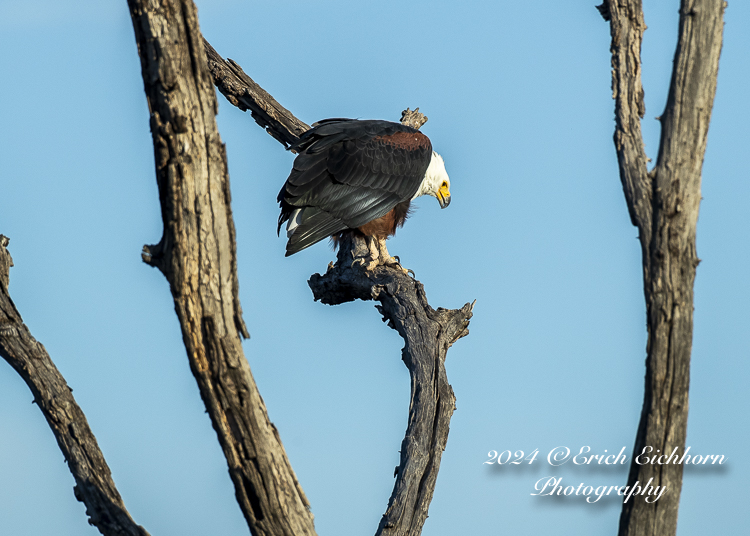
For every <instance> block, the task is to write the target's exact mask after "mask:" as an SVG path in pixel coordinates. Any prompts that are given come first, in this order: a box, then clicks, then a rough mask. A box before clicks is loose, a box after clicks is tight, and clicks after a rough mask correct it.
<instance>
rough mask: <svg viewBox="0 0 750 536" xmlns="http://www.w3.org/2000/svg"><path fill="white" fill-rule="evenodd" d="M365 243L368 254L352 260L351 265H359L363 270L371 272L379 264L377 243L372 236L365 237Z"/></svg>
mask: <svg viewBox="0 0 750 536" xmlns="http://www.w3.org/2000/svg"><path fill="white" fill-rule="evenodd" d="M365 243H366V244H367V251H368V253H369V254H368V255H366V256H364V257H359V258H357V259H354V263H352V264H355V263H356V264H359V265H360V266H362V268H364V269H365V270H373V269H375V268H376V267H378V266H379V265H380V264H381V263H380V251H379V249H378V241H377V239H376V238H375V237H374V236H365Z"/></svg>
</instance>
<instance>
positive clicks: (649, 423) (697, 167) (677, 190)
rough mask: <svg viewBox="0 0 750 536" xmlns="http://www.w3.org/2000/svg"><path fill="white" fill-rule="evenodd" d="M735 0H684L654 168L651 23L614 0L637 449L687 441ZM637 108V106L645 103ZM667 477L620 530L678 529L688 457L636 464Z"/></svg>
mask: <svg viewBox="0 0 750 536" xmlns="http://www.w3.org/2000/svg"><path fill="white" fill-rule="evenodd" d="M725 8H726V3H725V2H724V1H723V0H682V2H681V6H680V22H679V36H678V42H677V48H676V51H675V57H674V63H673V70H672V78H671V83H670V87H669V95H668V98H667V104H666V108H665V110H664V113H663V114H662V115H661V117H660V120H661V126H662V131H661V140H660V144H659V157H658V159H657V163H656V166H655V167H654V169H653V170H652V171H651V173H647V172H646V160H645V153H644V151H643V140H642V137H641V130H640V117H643V115H644V109H643V90H642V88H641V82H640V71H641V69H640V48H641V40H642V37H643V30H645V24H644V22H643V10H642V6H641V1H640V0H629V1H623V0H607V1H606V2H605V3H604V4H603V5H602V6H601V7H600V10H599V11H600V12H601V13H602V15H603V16H604V18H605V20H609V21H610V30H611V35H612V45H611V51H612V67H613V72H612V77H613V92H614V97H615V99H616V104H615V115H616V121H617V126H616V129H615V147H616V149H617V155H618V160H619V162H620V177H621V179H622V183H623V188H624V190H625V199H626V201H627V204H628V210H629V211H630V216H631V219H632V220H633V223H634V224H635V225H636V226H637V227H638V229H639V231H640V233H639V234H640V236H639V238H640V241H641V250H642V252H643V273H644V294H645V298H646V317H647V326H648V343H647V347H646V351H647V358H646V382H645V392H644V402H643V410H642V413H641V420H640V424H639V426H638V432H637V434H636V440H635V447H634V449H633V451H634V454H635V455H638V454H640V453H641V452H642V451H643V449H644V448H648V447H650V448H651V449H653V450H652V451H651V452H653V453H656V452H661V453H671V452H672V451H673V450H674V449H677V450H678V451H680V450H682V451H684V449H685V437H686V434H687V416H688V389H689V385H690V353H691V347H692V338H693V284H694V281H695V270H696V267H697V266H698V263H699V262H700V261H699V259H698V256H697V253H696V247H695V235H696V224H697V220H698V209H699V204H700V199H701V191H700V187H701V169H702V167H703V157H704V154H705V150H706V138H707V135H708V125H709V122H710V120H711V110H712V108H713V101H714V96H715V94H716V79H717V74H718V68H719V56H720V54H721V43H722V33H723V27H724V23H723V17H724V9H725ZM636 112H637V113H636ZM649 479H653V480H652V485H653V486H657V485H658V486H666V488H667V491H666V493H665V494H664V495H663V496H662V498H661V499H660V500H659V501H658V502H653V503H647V502H645V501H644V500H638V501H629V502H627V503H625V504H624V505H623V509H622V514H621V517H620V528H619V534H620V536H646V535H652V536H665V535H666V536H668V535H673V534H675V533H676V531H677V513H678V508H679V502H680V492H681V488H682V465H679V464H670V465H651V464H645V465H639V464H636V463H634V462H632V463H631V466H630V474H629V476H628V485H633V484H634V483H635V482H636V481H639V482H641V484H644V483H646V482H648V481H649Z"/></svg>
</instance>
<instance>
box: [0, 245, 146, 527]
mask: <svg viewBox="0 0 750 536" xmlns="http://www.w3.org/2000/svg"><path fill="white" fill-rule="evenodd" d="M7 245H8V238H7V237H5V236H3V235H0V355H2V356H3V358H4V359H5V360H6V361H7V362H8V363H9V364H10V366H11V367H13V368H14V369H15V371H16V372H18V374H19V375H20V376H21V377H22V378H23V381H24V382H26V385H28V386H29V389H30V390H31V393H32V395H33V396H34V402H35V403H36V405H37V406H38V407H39V409H40V410H41V412H42V414H43V415H44V418H45V419H46V420H47V424H49V427H50V429H51V430H52V433H53V434H54V435H55V439H57V444H58V445H59V447H60V450H61V451H62V453H63V456H65V460H66V461H67V462H68V468H69V469H70V472H71V473H72V474H73V478H74V479H75V482H76V485H75V487H74V488H73V493H74V494H75V497H76V499H78V500H79V501H81V502H82V503H84V504H85V505H86V514H87V515H88V516H89V523H90V524H91V525H94V526H95V527H96V528H97V529H99V532H101V533H102V534H104V535H105V536H115V535H116V536H148V532H146V530H145V529H144V528H143V527H141V526H139V525H137V524H136V523H135V521H133V518H131V517H130V514H129V513H128V511H127V509H126V508H125V504H124V503H123V501H122V497H120V493H119V492H118V491H117V488H116V487H115V483H114V481H113V480H112V473H111V472H110V470H109V466H108V465H107V462H106V461H105V459H104V455H103V454H102V451H101V450H100V449H99V445H98V443H97V442H96V438H95V437H94V434H93V432H92V431H91V428H90V427H89V423H88V422H87V421H86V416H85V415H84V414H83V411H82V410H81V408H80V407H79V406H78V404H77V403H76V401H75V398H73V391H72V389H71V388H70V387H68V384H67V383H66V382H65V378H63V377H62V375H61V374H60V371H58V370H57V367H55V364H54V363H53V362H52V359H50V357H49V354H48V353H47V350H45V348H44V346H42V344H41V343H39V342H37V340H36V339H34V337H33V336H32V335H31V332H30V331H29V329H28V328H27V327H26V325H25V324H24V323H23V319H22V318H21V314H20V313H19V312H18V309H16V306H15V304H14V303H13V300H12V299H11V297H10V294H9V292H8V282H9V269H10V267H11V266H13V260H12V259H11V257H10V253H9V252H8V250H7V249H6V246H7Z"/></svg>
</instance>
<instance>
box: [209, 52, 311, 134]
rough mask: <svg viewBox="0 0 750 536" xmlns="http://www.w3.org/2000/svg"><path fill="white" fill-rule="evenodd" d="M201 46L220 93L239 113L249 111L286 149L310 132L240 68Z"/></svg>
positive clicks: (307, 127)
mask: <svg viewBox="0 0 750 536" xmlns="http://www.w3.org/2000/svg"><path fill="white" fill-rule="evenodd" d="M203 45H204V46H205V47H206V59H207V61H208V69H209V71H210V72H211V76H212V77H213V79H214V84H216V87H217V88H218V89H219V91H221V92H222V93H223V94H224V96H225V97H226V98H227V100H228V101H229V102H230V103H232V104H233V105H235V106H237V107H238V108H239V109H240V110H242V111H246V110H250V114H251V115H252V116H253V119H255V122H256V123H258V124H259V125H260V126H261V127H263V129H264V130H265V131H266V132H268V133H269V134H270V135H271V136H273V137H274V138H276V139H277V140H278V141H279V142H281V143H282V144H284V146H285V147H287V148H288V147H289V146H290V145H292V144H294V143H296V142H297V141H298V137H299V136H300V135H301V134H302V133H303V132H305V131H306V130H309V129H310V127H309V126H308V125H306V124H305V123H303V122H302V121H300V120H299V119H297V118H296V117H294V115H293V114H292V113H291V112H290V111H289V110H287V109H286V108H284V107H283V106H282V105H281V104H279V103H278V102H277V101H276V99H274V98H273V97H272V96H271V95H269V94H268V93H267V92H266V90H264V89H263V88H262V87H260V86H259V85H258V84H256V83H255V81H254V80H253V79H252V78H250V77H249V76H248V75H247V74H245V71H243V70H242V67H240V66H239V65H237V64H236V63H235V62H234V61H232V60H231V59H229V60H225V59H224V58H222V57H221V56H220V55H219V53H218V52H216V50H214V47H212V46H211V44H210V43H209V42H208V41H206V40H205V39H204V40H203Z"/></svg>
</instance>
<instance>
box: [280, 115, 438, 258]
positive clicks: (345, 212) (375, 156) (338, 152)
mask: <svg viewBox="0 0 750 536" xmlns="http://www.w3.org/2000/svg"><path fill="white" fill-rule="evenodd" d="M292 149H294V150H295V151H297V152H298V153H299V154H298V155H297V157H296V158H295V160H294V165H293V167H292V171H291V173H290V174H289V178H288V179H287V181H286V183H285V184H284V186H283V188H281V191H280V192H279V196H278V198H277V200H278V202H279V205H280V206H281V215H280V216H279V226H278V230H281V226H282V225H283V224H284V222H288V223H287V227H286V229H287V237H288V239H289V240H288V242H287V245H286V255H287V256H289V255H292V254H294V253H297V252H298V251H301V250H303V249H305V248H307V247H309V246H311V245H313V244H315V243H316V242H319V241H321V240H323V239H324V238H327V237H336V236H339V235H340V234H341V233H342V232H350V231H353V232H355V233H360V234H361V235H364V236H365V237H368V238H369V239H368V244H370V242H371V241H372V239H377V241H378V242H379V243H381V244H382V247H383V250H381V254H382V252H383V251H385V254H386V256H387V250H385V249H384V248H385V239H386V238H387V237H389V236H392V235H394V234H395V233H396V229H397V228H398V227H400V226H401V225H403V224H404V221H405V220H406V217H407V215H408V212H409V205H410V203H411V201H412V200H413V199H415V198H417V197H420V196H422V195H431V196H433V197H435V198H436V199H437V200H438V202H439V203H440V207H441V208H445V207H447V206H448V205H449V204H450V200H451V196H450V179H449V178H448V174H447V173H446V171H445V163H444V162H443V158H442V157H441V156H440V155H439V154H437V153H436V152H434V151H433V150H432V144H431V143H430V140H429V138H428V137H427V136H425V135H424V134H422V133H421V132H420V131H419V130H416V129H414V128H411V127H407V126H405V125H401V124H399V123H392V122H390V121H380V120H356V119H326V120H323V121H320V122H318V123H315V124H314V125H313V128H311V129H310V130H308V131H307V132H305V133H304V134H303V135H302V136H301V137H300V141H299V143H297V144H296V145H295V146H294V147H292ZM388 258H390V257H388ZM384 260H385V259H384Z"/></svg>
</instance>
